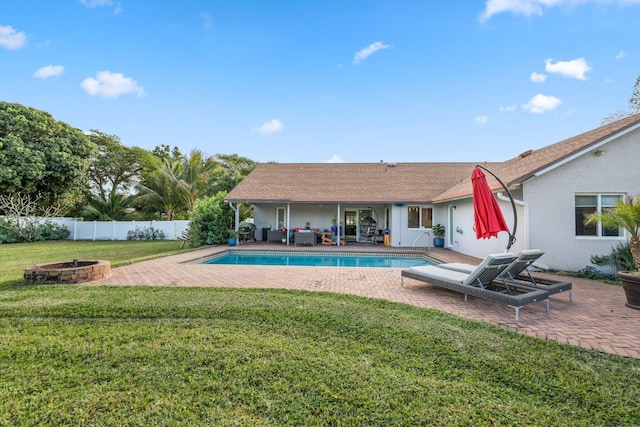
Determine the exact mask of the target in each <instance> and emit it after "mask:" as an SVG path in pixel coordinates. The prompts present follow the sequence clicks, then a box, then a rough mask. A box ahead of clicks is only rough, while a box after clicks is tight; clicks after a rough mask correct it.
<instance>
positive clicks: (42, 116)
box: [0, 101, 95, 200]
mask: <svg viewBox="0 0 640 427" xmlns="http://www.w3.org/2000/svg"><path fill="white" fill-rule="evenodd" d="M94 151H95V145H94V144H93V143H92V142H91V141H90V139H89V138H88V137H87V136H86V135H85V134H83V133H82V131H80V130H79V129H75V128H73V127H71V126H69V125H68V124H66V123H63V122H60V121H57V120H55V119H54V118H53V117H52V116H51V115H50V114H48V113H46V112H44V111H40V110H36V109H34V108H30V107H25V106H23V105H20V104H12V103H8V102H4V101H1V102H0V194H14V193H21V194H33V195H42V196H45V197H46V198H47V199H49V200H53V199H56V198H58V197H60V196H62V195H64V194H65V193H69V192H73V191H76V190H79V189H81V188H82V187H84V186H85V185H86V182H87V179H86V177H87V174H86V173H87V168H88V167H89V163H90V161H91V157H92V155H93V153H94Z"/></svg>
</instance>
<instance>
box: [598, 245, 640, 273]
mask: <svg viewBox="0 0 640 427" xmlns="http://www.w3.org/2000/svg"><path fill="white" fill-rule="evenodd" d="M591 262H592V263H594V264H595V265H610V264H613V265H615V266H616V268H617V269H618V270H620V271H634V270H636V263H635V262H634V261H633V257H632V256H631V249H629V243H618V245H617V246H614V247H612V248H611V253H610V254H609V255H591Z"/></svg>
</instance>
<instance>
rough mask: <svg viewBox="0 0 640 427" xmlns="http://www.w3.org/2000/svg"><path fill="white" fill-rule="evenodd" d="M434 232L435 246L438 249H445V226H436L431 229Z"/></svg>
mask: <svg viewBox="0 0 640 427" xmlns="http://www.w3.org/2000/svg"><path fill="white" fill-rule="evenodd" d="M431 231H432V232H433V246H435V247H436V248H444V225H442V224H435V225H434V226H433V227H431Z"/></svg>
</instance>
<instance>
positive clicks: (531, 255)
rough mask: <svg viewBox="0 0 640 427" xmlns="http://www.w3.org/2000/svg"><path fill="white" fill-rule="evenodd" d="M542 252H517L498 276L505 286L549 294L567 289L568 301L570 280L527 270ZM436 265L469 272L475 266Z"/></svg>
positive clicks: (531, 250)
mask: <svg viewBox="0 0 640 427" xmlns="http://www.w3.org/2000/svg"><path fill="white" fill-rule="evenodd" d="M543 254H544V252H542V251H541V250H539V249H525V250H522V251H520V252H518V253H517V254H516V255H517V257H518V258H517V259H516V260H515V261H513V262H512V263H511V265H509V266H508V267H507V268H505V269H504V271H503V272H502V273H501V274H500V278H501V279H502V280H503V281H504V284H505V286H506V287H507V288H508V287H509V285H512V286H515V285H518V286H530V287H533V288H535V289H542V290H544V291H547V292H549V295H554V294H558V293H560V292H566V291H569V301H573V295H572V291H571V289H572V285H571V283H570V282H562V281H557V280H550V279H544V278H541V277H534V276H533V275H532V274H531V272H530V271H529V267H530V266H531V265H532V264H533V263H534V262H536V261H537V260H538V258H540V257H541V256H542V255H543ZM438 267H442V268H446V269H449V270H453V271H460V272H462V273H470V272H472V271H473V270H474V269H475V268H476V266H475V265H472V264H463V263H458V262H454V263H446V264H438Z"/></svg>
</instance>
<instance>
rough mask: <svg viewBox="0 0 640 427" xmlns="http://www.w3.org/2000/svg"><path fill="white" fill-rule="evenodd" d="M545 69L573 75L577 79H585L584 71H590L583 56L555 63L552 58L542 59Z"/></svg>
mask: <svg viewBox="0 0 640 427" xmlns="http://www.w3.org/2000/svg"><path fill="white" fill-rule="evenodd" d="M544 63H545V64H547V65H546V67H545V70H546V71H547V72H548V73H556V74H560V75H562V76H565V77H573V78H574V79H578V80H587V77H586V76H585V73H587V72H589V71H591V69H592V68H591V67H589V65H588V64H587V61H585V60H584V58H578V59H573V60H571V61H558V62H556V63H555V64H554V63H553V59H551V58H549V59H547V60H546V61H544Z"/></svg>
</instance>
